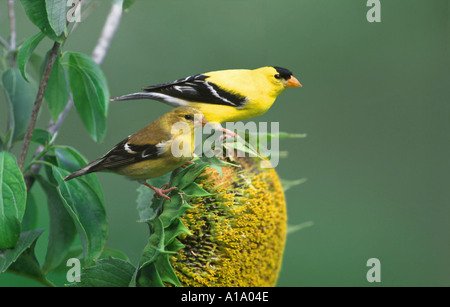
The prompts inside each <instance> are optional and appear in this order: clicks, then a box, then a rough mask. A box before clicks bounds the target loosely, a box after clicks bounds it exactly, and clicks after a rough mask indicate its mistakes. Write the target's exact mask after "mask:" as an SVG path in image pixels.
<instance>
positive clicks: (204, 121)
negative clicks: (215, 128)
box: [202, 116, 209, 127]
mask: <svg viewBox="0 0 450 307" xmlns="http://www.w3.org/2000/svg"><path fill="white" fill-rule="evenodd" d="M207 124H209V121H207V120H206V118H205V117H204V116H203V117H202V127H205V126H206V125H207Z"/></svg>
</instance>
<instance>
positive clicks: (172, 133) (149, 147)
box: [64, 107, 208, 199]
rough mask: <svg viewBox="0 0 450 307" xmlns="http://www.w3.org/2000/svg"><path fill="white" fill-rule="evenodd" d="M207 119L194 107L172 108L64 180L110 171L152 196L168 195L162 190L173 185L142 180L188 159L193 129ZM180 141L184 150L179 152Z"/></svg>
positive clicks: (166, 171) (168, 169)
mask: <svg viewBox="0 0 450 307" xmlns="http://www.w3.org/2000/svg"><path fill="white" fill-rule="evenodd" d="M207 123H208V122H207V120H206V119H205V117H204V116H203V114H202V112H201V111H200V110H198V109H195V108H192V107H179V108H176V109H174V110H172V111H170V112H168V113H166V114H164V115H163V116H161V117H160V118H158V119H157V120H155V121H154V122H152V123H151V124H150V125H148V126H146V127H145V128H143V129H141V130H139V131H138V132H136V133H134V134H132V135H130V136H129V137H127V138H126V139H125V140H123V141H122V142H120V143H119V144H117V145H116V146H114V147H113V148H112V149H111V150H110V151H108V152H107V153H106V154H105V155H103V156H102V157H100V158H98V159H97V160H95V161H93V162H91V163H89V164H88V165H86V166H85V167H83V168H82V169H80V170H78V171H76V172H74V173H72V174H70V175H69V176H67V177H66V178H64V180H66V181H67V180H70V179H73V178H75V177H78V176H82V175H86V174H89V173H92V172H99V171H104V172H113V173H117V174H120V175H123V176H126V177H128V178H130V179H134V180H138V181H139V182H140V183H142V184H144V185H146V186H148V187H149V188H151V189H152V190H154V191H155V193H156V194H155V196H156V195H159V196H162V197H164V198H167V199H170V198H169V197H168V196H167V195H165V194H166V193H168V192H170V191H172V190H174V189H176V187H172V188H170V189H165V188H166V186H167V184H166V185H164V186H163V187H162V188H156V187H153V186H151V185H150V184H148V183H147V182H146V181H145V180H146V179H149V178H155V177H159V176H162V175H164V174H166V173H168V172H171V171H173V170H174V169H176V168H178V167H180V166H183V165H184V164H186V163H188V162H189V161H190V160H191V159H192V158H193V157H192V153H193V151H194V130H195V128H197V127H200V126H204V125H206V124H207ZM180 145H181V147H182V149H184V150H185V151H184V152H181V150H182V149H180ZM183 147H184V148H183ZM186 147H187V149H186ZM177 151H178V152H177Z"/></svg>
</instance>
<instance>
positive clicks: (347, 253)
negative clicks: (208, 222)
mask: <svg viewBox="0 0 450 307" xmlns="http://www.w3.org/2000/svg"><path fill="white" fill-rule="evenodd" d="M110 3H111V2H110V1H100V6H99V7H98V8H97V9H96V10H95V11H94V12H93V13H92V14H91V15H90V16H89V18H88V19H87V20H85V21H83V22H82V23H81V24H80V25H79V27H78V29H77V30H76V32H75V33H74V34H73V35H72V36H71V37H70V39H69V40H68V42H67V43H66V46H65V50H73V51H80V52H85V53H87V54H91V52H92V49H93V47H94V46H95V44H96V41H97V38H98V36H99V34H100V31H101V28H102V25H103V23H104V20H105V18H106V16H107V13H108V11H109V8H110ZM368 9H369V8H368V7H366V1H365V0H360V1H355V0H340V1H329V0H277V1H269V0H240V1H236V0H235V1H232V0H214V1H212V0H191V1H186V0H166V1H153V0H137V2H136V4H135V5H134V6H133V7H131V9H130V10H129V11H128V12H127V13H126V14H125V15H124V17H123V20H122V23H121V26H120V28H119V31H118V33H117V35H116V37H115V39H114V41H113V43H112V45H111V49H110V51H109V53H108V55H107V58H106V60H105V62H104V65H103V69H104V72H105V74H106V76H107V78H108V82H109V86H110V91H111V95H112V96H118V95H122V94H126V93H130V92H134V91H137V90H139V89H140V88H141V87H142V86H146V85H151V84H155V83H161V82H166V81H171V80H174V79H177V78H181V77H185V76H188V75H191V74H196V73H202V72H207V71H211V70H220V69H229V68H257V67H261V66H265V65H276V66H282V67H286V68H289V69H290V70H292V71H293V72H294V75H295V76H296V77H297V78H298V79H299V80H300V81H301V82H302V84H303V86H304V87H303V88H301V89H290V90H288V91H286V92H285V93H283V94H282V95H281V96H280V97H279V99H278V100H277V102H276V103H275V104H274V106H273V107H272V108H271V109H270V110H269V112H267V113H266V114H265V115H264V116H261V117H259V118H257V119H256V120H257V121H277V122H280V129H281V130H282V131H286V132H292V133H306V134H307V135H308V136H307V138H305V139H290V140H282V141H281V143H280V147H281V150H283V151H285V150H286V151H288V152H289V155H288V157H287V158H284V159H282V160H281V161H280V163H279V166H278V167H277V170H278V173H279V175H280V177H281V178H284V179H290V180H294V179H299V178H304V177H305V178H307V179H308V180H307V182H306V183H304V184H302V185H300V186H297V187H295V188H292V189H290V190H289V191H288V192H287V193H286V197H287V209H288V217H289V218H288V220H289V224H291V225H296V224H300V223H303V222H307V221H312V222H313V223H314V225H313V226H312V227H309V228H306V229H303V230H301V231H298V232H295V233H293V234H290V235H289V236H288V240H287V245H286V251H285V255H284V262H283V268H282V271H281V274H280V278H279V282H278V285H279V286H377V285H381V286H449V285H450V266H449V262H450V240H449V233H450V223H449V217H450V206H449V200H450V186H449V184H450V163H449V162H450V159H449V157H450V142H449V141H450V132H449V131H450V130H449V128H450V125H449V123H450V117H449V115H450V104H449V102H450V74H449V68H450V65H449V64H450V61H449V59H450V50H449V49H450V48H449V47H450V45H449V38H450V31H449V29H450V28H449V19H450V18H449V17H450V10H449V2H448V1H447V0H427V1H425V0H397V1H386V0H384V1H383V0H382V1H381V22H380V23H369V22H368V21H367V20H366V13H367V11H368ZM16 12H17V15H18V39H19V40H23V39H25V38H27V37H28V36H30V35H32V34H35V33H37V29H36V28H35V27H34V26H33V25H32V24H31V23H30V22H29V21H28V19H27V18H26V16H25V15H24V11H23V8H22V7H21V5H20V3H19V1H17V3H16ZM8 31H9V27H8V18H7V9H6V1H1V4H0V35H1V36H2V37H8ZM50 46H51V43H50V42H49V41H46V42H45V43H44V44H43V45H42V46H40V50H41V53H42V54H43V53H44V52H45V51H46V50H47V49H48V48H50ZM4 104H5V103H4V97H3V96H1V97H0V121H1V122H0V126H1V128H2V129H4V127H5V126H6V123H5V106H4ZM169 109H170V107H168V106H166V105H163V104H161V103H158V102H152V101H148V102H146V101H132V102H122V103H111V105H110V111H109V117H108V132H107V136H106V138H105V140H104V142H103V143H101V144H96V143H94V142H93V141H92V140H91V139H90V137H89V136H88V134H87V132H86V131H85V129H84V128H83V127H82V123H81V121H80V119H79V118H78V115H77V114H76V112H72V113H71V114H70V116H69V117H68V119H67V121H66V122H65V123H64V126H63V128H62V129H61V131H60V134H59V136H58V138H57V143H58V144H65V145H71V146H73V147H75V148H77V149H78V150H80V151H81V152H82V153H83V154H84V155H85V157H86V158H87V159H88V160H93V159H95V158H97V157H98V156H100V155H102V154H103V153H105V152H106V151H107V150H109V149H110V148H111V147H112V146H113V145H115V144H116V143H117V142H118V141H120V140H122V139H123V138H124V137H126V136H128V135H129V134H131V133H133V132H135V131H137V130H138V129H140V128H142V127H143V126H144V125H146V124H147V123H149V122H151V121H152V120H154V119H156V118H157V117H158V116H160V115H161V114H162V113H164V112H166V111H168V110H169ZM48 118H49V117H48V114H47V112H46V111H45V112H42V114H41V118H40V120H39V125H40V127H44V126H45V124H46V123H47V122H48ZM16 147H20V145H18V146H16ZM18 149H19V148H16V150H18ZM98 176H99V179H100V182H101V184H102V186H103V188H104V193H105V198H106V207H107V213H108V216H109V227H110V235H109V240H108V247H111V248H115V249H120V250H123V251H124V252H126V254H127V255H128V256H129V257H130V259H131V260H132V261H134V262H136V261H137V259H138V257H139V256H140V253H141V251H142V249H143V247H144V246H145V244H146V240H147V229H146V226H145V225H143V224H139V223H136V220H137V219H138V215H137V211H136V202H135V199H136V196H137V192H136V189H137V187H138V184H137V183H134V182H131V181H127V180H126V179H124V178H122V177H120V176H115V175H110V174H99V175H98ZM35 189H36V192H35V193H37V195H38V197H42V200H43V201H44V197H45V196H44V195H43V194H42V192H41V191H39V188H38V186H37V185H36V187H35ZM45 211H46V206H45V202H44V203H43V208H42V210H41V213H40V214H41V215H42V217H41V226H42V227H45V225H46V223H47V222H46V218H47V217H46V214H45ZM45 248H46V238H45V234H44V235H43V236H42V237H41V239H40V240H39V242H38V246H37V249H38V251H37V253H38V256H39V257H40V258H41V259H42V258H43V257H44V250H45ZM369 258H378V259H380V261H381V283H378V284H376V283H375V284H371V283H369V282H367V280H366V273H367V270H368V269H369V268H368V267H366V262H367V260H368V259H369ZM63 277H64V275H62V276H54V277H51V279H52V278H53V279H52V280H55V281H56V282H64V278H63ZM6 285H37V284H36V283H34V282H30V281H28V280H26V279H24V278H21V277H17V276H14V275H10V274H5V275H3V276H2V277H1V278H0V286H6Z"/></svg>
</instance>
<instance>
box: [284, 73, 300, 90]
mask: <svg viewBox="0 0 450 307" xmlns="http://www.w3.org/2000/svg"><path fill="white" fill-rule="evenodd" d="M286 87H302V84H301V83H300V82H299V81H298V80H297V78H295V77H294V76H291V77H290V78H289V80H288V81H287V82H286Z"/></svg>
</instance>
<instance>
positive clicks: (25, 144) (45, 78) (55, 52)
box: [18, 42, 61, 169]
mask: <svg viewBox="0 0 450 307" xmlns="http://www.w3.org/2000/svg"><path fill="white" fill-rule="evenodd" d="M60 45H61V44H60V43H57V42H55V43H54V44H53V48H52V50H51V51H50V55H49V58H48V63H47V66H46V67H45V71H44V75H43V76H42V80H41V83H40V85H39V90H38V93H37V96H36V101H35V102H34V106H33V111H32V113H31V119H30V123H29V124H28V128H27V132H26V134H25V139H24V142H23V147H22V151H21V153H20V158H19V163H18V165H19V168H20V169H22V167H23V164H24V163H25V158H26V157H27V153H28V148H29V146H30V142H31V137H32V136H33V130H34V126H35V125H36V120H37V116H38V114H39V109H40V108H41V105H42V100H43V99H44V93H45V90H46V88H47V84H48V80H49V78H50V74H51V72H52V69H53V65H54V64H55V61H56V58H57V57H58V52H59V47H60Z"/></svg>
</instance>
